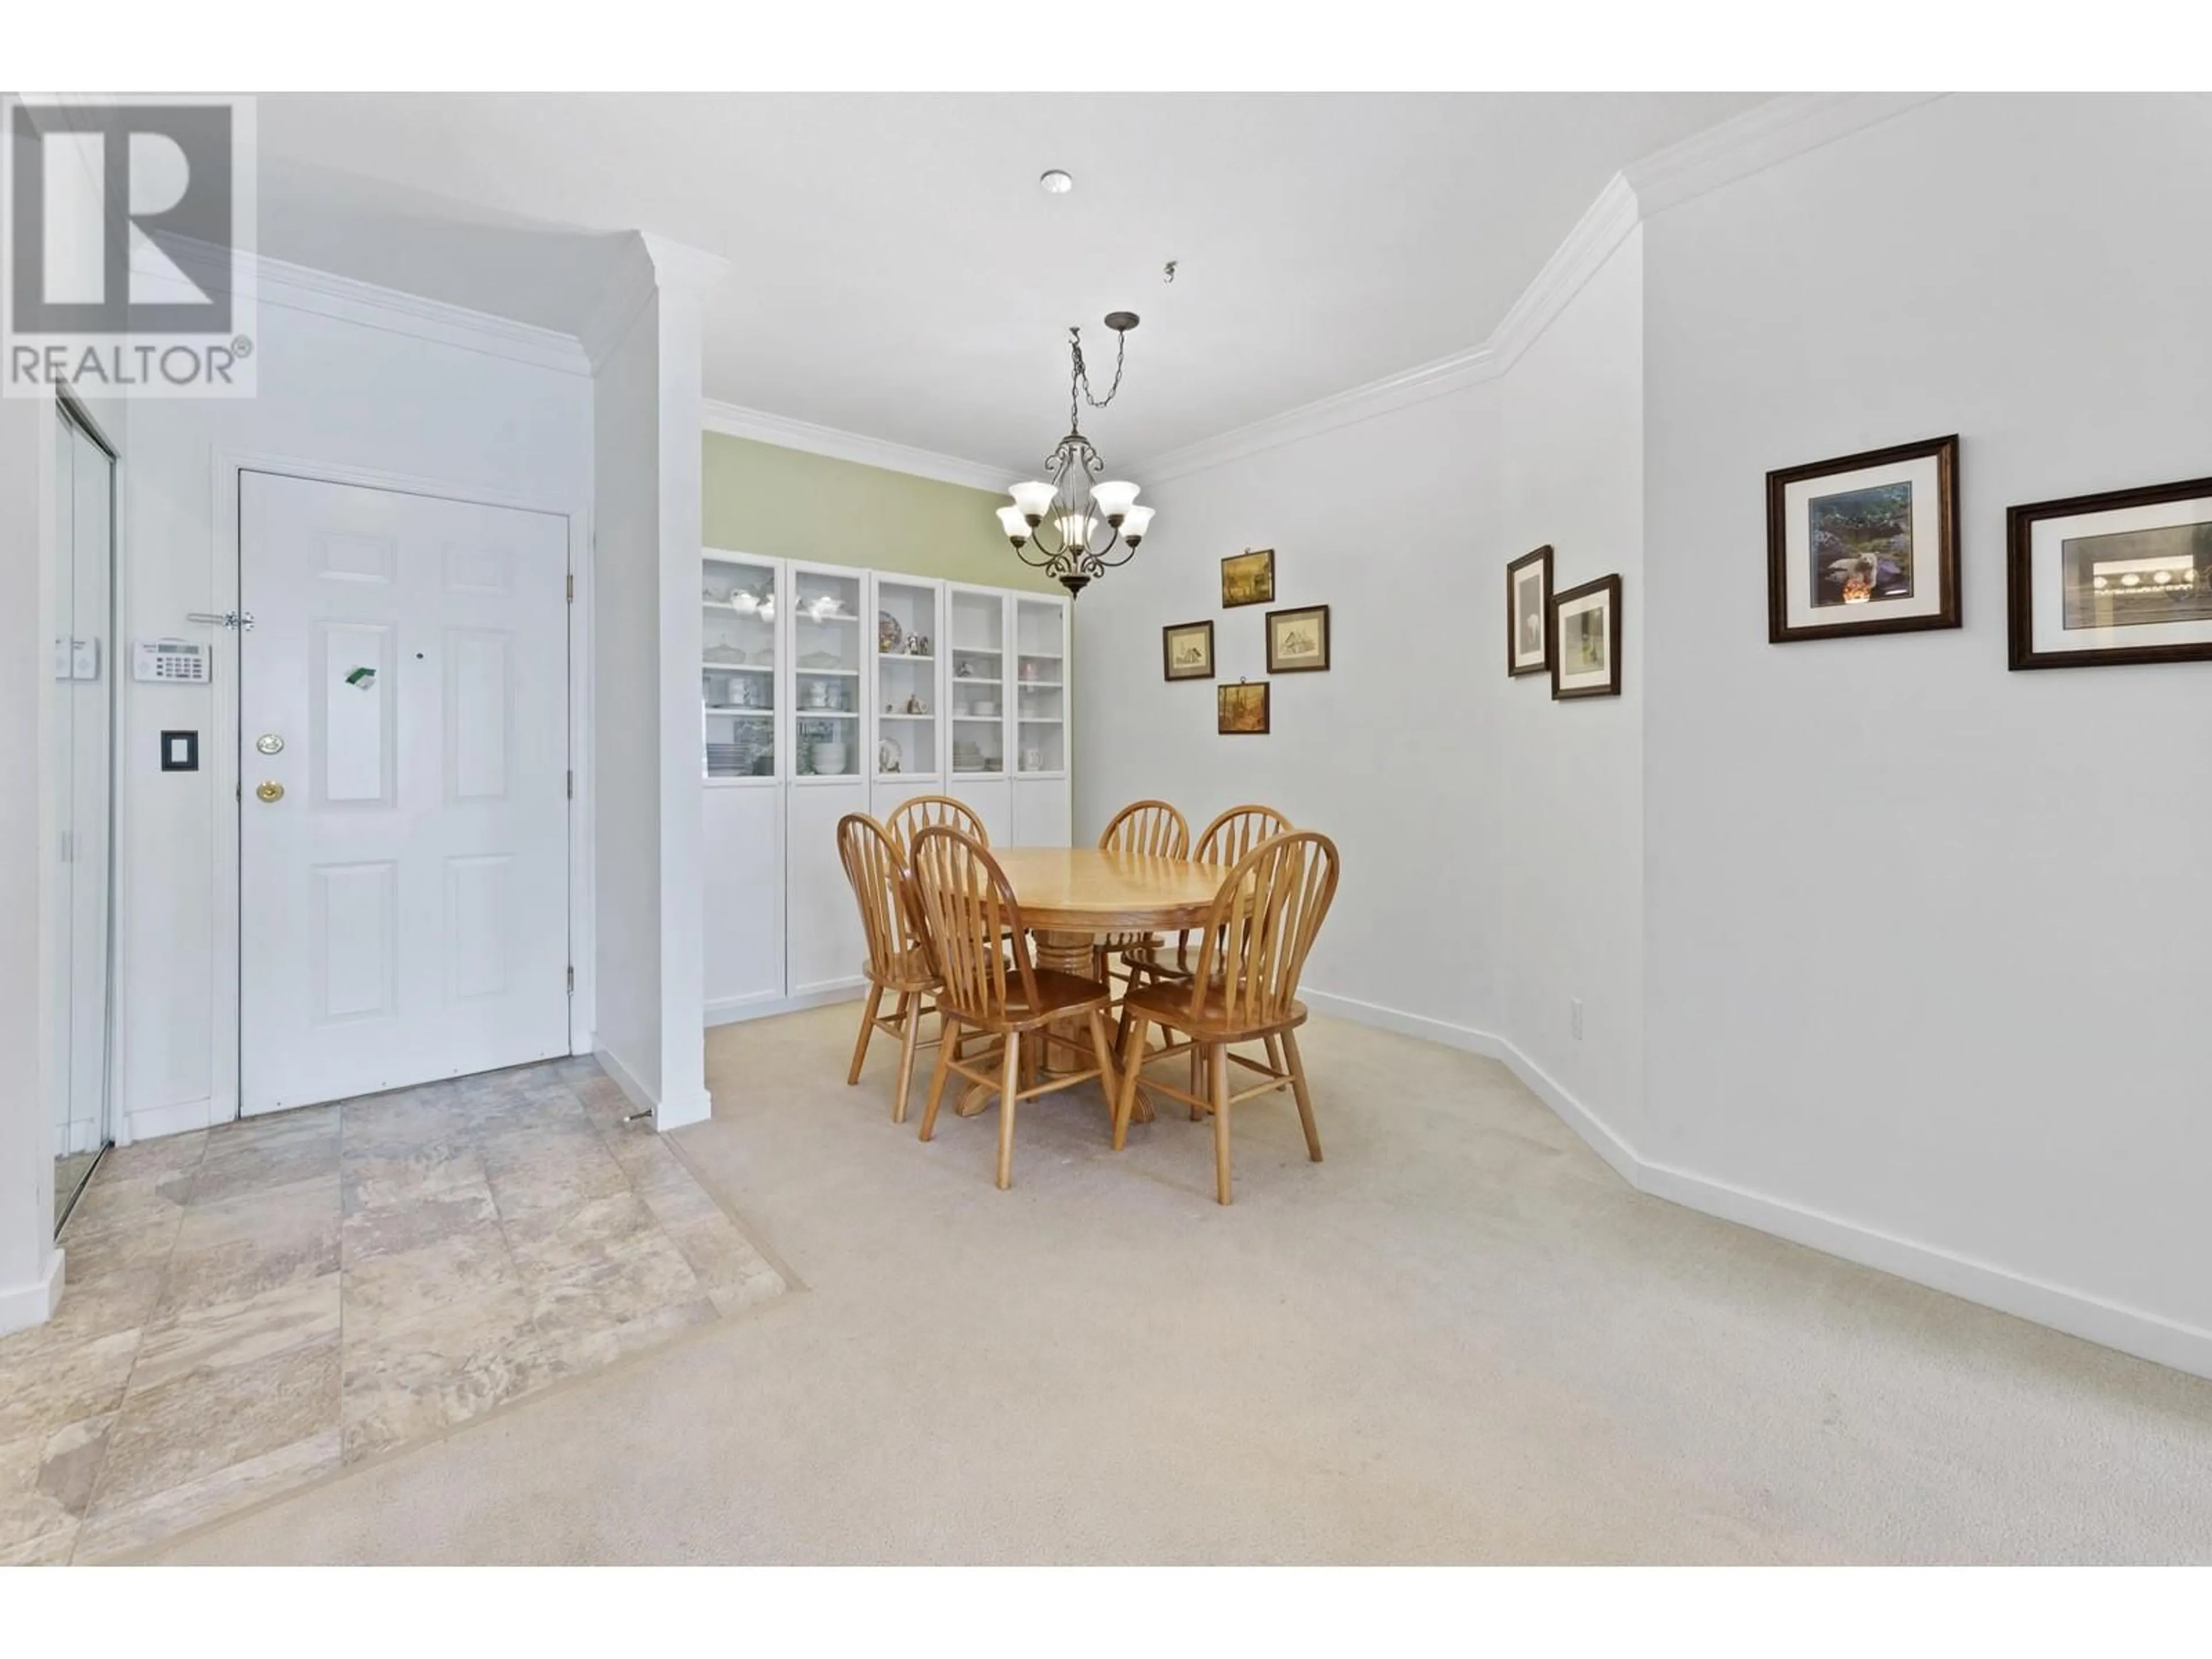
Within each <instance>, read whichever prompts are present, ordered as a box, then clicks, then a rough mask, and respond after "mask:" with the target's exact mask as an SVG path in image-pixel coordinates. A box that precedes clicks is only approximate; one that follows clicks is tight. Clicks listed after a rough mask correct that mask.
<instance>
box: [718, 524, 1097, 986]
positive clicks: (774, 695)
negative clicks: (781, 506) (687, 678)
mask: <svg viewBox="0 0 2212 1659" xmlns="http://www.w3.org/2000/svg"><path fill="white" fill-rule="evenodd" d="M701 569H702V590H703V591H702V602H703V604H704V605H705V607H706V617H705V619H704V627H703V629H702V639H703V642H704V643H703V646H702V661H701V665H700V708H701V720H702V726H703V731H704V745H703V754H702V774H703V777H704V783H703V790H704V794H705V797H706V799H705V815H706V823H705V835H704V844H703V850H704V854H705V859H706V866H707V868H706V872H705V883H704V885H705V894H704V902H705V908H706V975H707V1008H706V1017H707V1018H708V1022H709V1023H714V1022H718V1021H721V1020H728V1019H742V1018H749V1017H750V1016H753V1015H757V1014H763V1013H774V1012H781V1011H783V1010H785V1009H790V1008H798V1007H805V1006H809V1005H811V1004H815V1003H820V1002H825V1001H832V1000H840V999H842V998H844V997H848V996H851V995H854V994H858V993H859V991H860V989H861V988H862V987H863V986H864V983H865V981H864V980H863V978H862V976H861V972H860V965H861V958H862V957H863V956H864V955H865V954H866V943H865V940H864V939H863V937H862V933H861V928H860V913H859V910H858V908H857V907H856V906H855V905H854V901H853V895H852V890H851V889H850V887H849V886H848V884H847V883H846V880H845V872H844V867H843V866H842V864H841V863H840V861H839V860H838V856H837V844H836V827H837V821H838V819H840V818H841V817H844V815H845V814H846V813H848V812H868V813H871V814H872V815H873V816H874V817H878V819H880V818H883V817H887V816H888V815H889V814H890V812H891V811H894V810H896V807H897V806H898V805H899V804H900V803H901V802H902V801H904V800H906V799H909V798H910V797H912V796H915V795H918V794H940V793H941V794H948V795H952V796H954V797H956V798H957V799H961V800H963V801H965V802H967V803H968V805H969V806H970V807H972V808H973V809H974V810H975V812H976V814H977V816H979V817H981V819H982V821H983V825H984V829H985V830H986V831H987V834H988V835H989V836H990V837H991V840H992V842H993V843H994V845H997V846H1045V845H1065V844H1066V842H1067V839H1068V834H1069V825H1070V818H1071V815H1072V814H1071V802H1070V796H1069V788H1070V779H1069V771H1068V762H1069V758H1070V757H1069V752H1068V749H1067V726H1068V719H1069V714H1070V712H1071V711H1070V704H1069V698H1070V696H1071V693H1070V690H1069V684H1070V683H1069V677H1068V675H1067V672H1066V665H1067V658H1068V653H1069V648H1070V647H1069V644H1068V639H1069V609H1068V605H1067V602H1066V600H1064V599H1056V598H1053V597H1051V596H1048V595H1034V594H1028V593H1019V592H1013V591H1012V590H1008V589H1005V588H994V587H981V586H972V585H961V584H957V583H947V582H939V581H936V580H931V579H928V578H926V577H916V576H906V575H902V574H898V573H896V572H895V571H884V570H863V569H858V568H853V567H849V566H842V565H823V564H810V563H805V562H799V561H795V560H793V561H787V560H778V559H769V558H761V557H756V556H751V555H748V554H744V553H739V552H725V551H720V550H708V551H707V552H706V553H705V554H704V555H703V556H702V563H701ZM894 634H896V641H894V638H893V635H894ZM894 645H896V648H892V647H894Z"/></svg>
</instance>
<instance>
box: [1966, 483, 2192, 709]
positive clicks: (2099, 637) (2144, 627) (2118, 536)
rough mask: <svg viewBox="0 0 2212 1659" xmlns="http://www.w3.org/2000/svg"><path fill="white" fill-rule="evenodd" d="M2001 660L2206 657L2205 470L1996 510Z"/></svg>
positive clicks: (2056, 664) (2021, 664) (2057, 662)
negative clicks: (2007, 644) (2005, 627)
mask: <svg viewBox="0 0 2212 1659" xmlns="http://www.w3.org/2000/svg"><path fill="white" fill-rule="evenodd" d="M2005 548H2006V577H2007V582H2006V586H2007V589H2008V595H2007V597H2008V602H2009V612H2010V615H2009V618H2008V620H2009V622H2010V629H2009V632H2010V637H2011V645H2012V650H2011V666H2013V667H2015V668H2081V667H2088V666H2091V665H2095V664H2098V663H2150V662H2203V661H2207V660H2212V478H2194V479H2191V480H2190V481H2189V482H2188V483H2170V484H2154V485H2152V486H2151V487H2149V488H2148V489H2116V490H2112V491H2111V492H2110V493H2108V494H2106V495H2076V496H2074V497H2073V498H2072V499H2070V500H2069V501H2037V502H2035V503H2033V505H2031V506H2027V507H2012V508H2009V509H2008V511H2007V512H2006V513H2005Z"/></svg>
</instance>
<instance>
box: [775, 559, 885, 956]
mask: <svg viewBox="0 0 2212 1659" xmlns="http://www.w3.org/2000/svg"><path fill="white" fill-rule="evenodd" d="M787 572H788V575H789V584H788V585H789V587H790V590H791V609H790V616H789V623H788V627H787V632H786V635H785V641H784V651H785V654H786V655H787V658H788V659H789V662H790V676H791V730H792V744H791V765H792V773H791V789H790V793H789V795H788V797H787V800H786V803H785V807H784V848H785V854H784V906H785V911H786V921H785V935H784V963H785V969H784V977H785V981H786V984H785V989H786V991H787V994H790V995H792V996H793V997H817V996H820V995H822V994H825V993H829V992H835V991H839V990H843V989H846V988H848V987H852V986H855V985H858V984H859V983H860V980H861V974H860V964H861V960H862V958H863V957H866V955H867V939H866V933H864V932H863V931H862V929H861V927H860V911H859V909H858V908H856V907H855V906H854V902H853V892H852V889H851V887H850V886H849V885H848V883H847V882H846V879H845V866H844V865H843V863H842V861H841V860H839V858H838V856H837V820H838V819H840V818H842V817H844V816H845V815H846V814H847V813H848V812H865V811H867V810H868V777H867V771H866V760H867V758H868V757H867V755H866V750H868V748H869V746H870V745H869V735H870V732H871V730H872V722H871V721H870V720H869V719H868V717H867V716H868V700H869V698H870V697H871V696H873V695H874V685H875V675H874V673H873V672H872V669H873V664H872V662H871V660H870V659H871V658H872V656H873V654H874V646H875V624H874V622H873V619H872V615H871V613H870V612H869V611H868V608H867V605H866V599H867V597H868V573H867V572H866V571H864V570H850V569H846V568H841V567H839V566H836V565H810V564H800V563H798V562H793V563H791V564H790V565H789V566H788V567H787Z"/></svg>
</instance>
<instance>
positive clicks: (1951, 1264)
mask: <svg viewBox="0 0 2212 1659" xmlns="http://www.w3.org/2000/svg"><path fill="white" fill-rule="evenodd" d="M1299 995H1300V998H1301V1000H1303V1001H1304V1003H1305V1004H1306V1005H1307V1006H1309V1007H1310V1008H1312V1009H1313V1010H1315V1011H1316V1012H1320V1013H1330V1014H1335V1015H1337V1016H1339V1017H1340V1018H1345V1019H1350V1020H1355V1021H1358V1023H1359V1024H1364V1025H1373V1026H1376V1027H1379V1028H1381V1029H1382V1030H1389V1031H1396V1032H1399V1033H1401V1034H1402V1035H1404V1036H1415V1037H1421V1038H1424V1039H1425V1040H1427V1041H1429V1042H1441V1043H1444V1044H1446V1045H1447V1046H1449V1047H1450V1048H1463V1049H1466V1050H1467V1051H1468V1052H1469V1053H1472V1054H1486V1055H1488V1056H1490V1057H1492V1059H1496V1060H1502V1061H1504V1064H1505V1066H1507V1067H1508V1068H1509V1069H1510V1071H1511V1072H1512V1073H1513V1074H1514V1075H1515V1076H1516V1077H1517V1078H1519V1079H1521V1081H1522V1083H1523V1084H1524V1085H1527V1087H1528V1091H1529V1092H1530V1093H1531V1094H1533V1095H1534V1096H1535V1097H1537V1099H1539V1100H1541V1101H1542V1102H1543V1103H1544V1104H1545V1105H1547V1106H1548V1107H1549V1108H1551V1109H1552V1110H1553V1112H1554V1113H1556V1114H1557V1115H1559V1118H1560V1119H1561V1120H1562V1121H1565V1124H1566V1125H1567V1127H1569V1128H1571V1129H1572V1130H1573V1131H1574V1132H1575V1133H1577V1134H1578V1135H1580V1136H1581V1137H1582V1138H1583V1140H1584V1141H1585V1142H1587V1143H1588V1144H1589V1148H1590V1150H1591V1151H1592V1152H1595V1153H1596V1154H1597V1155H1598V1156H1599V1157H1600V1158H1603V1159H1604V1160H1605V1162H1606V1164H1607V1165H1608V1166H1609V1167H1610V1168H1611V1169H1612V1170H1613V1172H1614V1173H1615V1174H1617V1175H1618V1176H1620V1178H1621V1179H1622V1180H1624V1181H1626V1182H1627V1183H1628V1184H1629V1185H1630V1186H1632V1187H1633V1188H1636V1189H1637V1190H1638V1192H1644V1193H1649V1194H1651V1195H1652V1196H1653V1197H1654V1198H1663V1199H1665V1200H1668V1202H1669V1203H1673V1204H1680V1205H1681V1206H1683V1207H1684V1208H1686V1209H1691V1210H1696V1211H1699V1212H1701V1213H1703V1214H1705V1215H1710V1216H1716V1217H1718V1218H1720V1219H1721V1220H1723V1221H1732V1222H1735V1223H1736V1224H1737V1225H1740V1226H1745V1227H1751V1228H1755V1229H1756V1230H1757V1231H1760V1232H1763V1233H1771V1234H1772V1235H1773V1236H1774V1237H1777V1238H1786V1239H1788V1240H1789V1241H1790V1243H1793V1244H1802V1245H1805V1246H1806V1247H1807V1248H1808V1249H1815V1250H1820V1251H1821V1252H1823V1253H1825V1254H1826V1255H1833V1256H1839V1257H1841V1258H1842V1259H1843V1260H1844V1261H1855V1262H1857V1263H1858V1264H1859V1265H1860V1266H1861V1267H1872V1268H1874V1269H1875V1270H1876V1271H1877V1272H1880V1273H1892V1274H1894V1275H1895V1276H1896V1277H1897V1278H1899V1279H1909V1280H1911V1282H1912V1283H1913V1284H1916V1285H1926V1286H1928V1287H1929V1289H1930V1290H1935V1291H1943V1292H1944V1293H1945V1294H1946V1295H1949V1296H1955V1297H1960V1298H1961V1299H1962V1300H1964V1301H1967V1302H1975V1303H1978V1304H1981V1305H1982V1306H1984V1307H1985V1308H1994V1309H1996V1310H1997V1311H1998V1312H2000V1313H2008V1314H2012V1315H2014V1316H2016V1317H2018V1318H2021V1319H2025V1320H2028V1321H2031V1322H2033V1323H2035V1324H2038V1325H2047V1326H2049V1327H2050V1328H2051V1329H2052V1330H2056V1331H2063V1332H2065V1333H2066V1334H2068V1335H2069V1336H2078V1337H2081V1338H2082V1339H2083V1340H2086V1341H2090V1342H2095V1343H2099V1344H2100V1345H2101V1346H2105V1347H2107V1348H2117V1349H2118V1350H2119V1351H2120V1352H2122V1353H2130V1354H2134V1355H2135V1356H2136V1358H2141V1359H2148V1360H2151V1361H2154V1363H2156V1364H2160V1365H2171V1366H2172V1368H2173V1369H2174V1370H2180V1371H2187V1372H2189V1373H2191V1375H2193V1376H2203V1377H2212V1331H2207V1330H2203V1329H2200V1328H2197V1327H2196V1326H2193V1325H2185V1324H2182V1323H2179V1322H2176V1321H2174V1320H2171V1319H2167V1318H2166V1317H2165V1316H2162V1315H2160V1314H2154V1313H2149V1312H2146V1311H2145V1310H2142V1309H2140V1308H2131V1307H2128V1306H2126V1305H2124V1304H2120V1303H2117V1302H2110V1301H2106V1300H2105V1299H2104V1298H2102V1297H2095V1296H2092V1295H2089V1294H2087V1292H2085V1291H2074V1290H2069V1289H2067V1288H2065V1287H2064V1286H2063V1285H2051V1284H2048V1283H2046V1282H2045V1281H2044V1280H2041V1279H2032V1278H2030V1277H2028V1276H2027V1275H2026V1274H2024V1273H2015V1272H2014V1271H2013V1270H2012V1269H2010V1268H2008V1267H1998V1266H1997V1265H1996V1264H1995V1263H1993V1262H1988V1261H1977V1260H1975V1259H1974V1258H1972V1257H1971V1256H1965V1255H1959V1254H1957V1253H1956V1252H1954V1251H1950V1250H1945V1249H1939V1248H1937V1247H1936V1246H1935V1245H1932V1244H1923V1243H1916V1242H1915V1241H1913V1240H1911V1239H1908V1238H1899V1237H1897V1236H1896V1235H1895V1234H1893V1233H1887V1232H1884V1231H1881V1229H1880V1228H1877V1227H1870V1226H1868V1225H1865V1224H1863V1223H1861V1222H1857V1221H1850V1220H1846V1219H1845V1218H1843V1217H1841V1216H1835V1215H1830V1214H1828V1213H1826V1212H1824V1211H1820V1210H1814V1209H1811V1208H1808V1206H1804V1205H1801V1204H1793V1203H1791V1202H1790V1201H1789V1200H1786V1199H1779V1198H1774V1197H1771V1196H1769V1195H1768V1194H1764V1193H1756V1192H1753V1191H1751V1190H1749V1189H1748V1188H1743V1187H1738V1186H1736V1185H1735V1184H1733V1183H1732V1182H1726V1181H1722V1180H1718V1179H1717V1178H1715V1177H1713V1176H1704V1175H1699V1174H1698V1173H1697V1172H1696V1171H1694V1170H1685V1169H1682V1168H1680V1167H1679V1166H1677V1165H1674V1164H1660V1163H1656V1162H1653V1161H1651V1160H1650V1159H1647V1158H1644V1157H1643V1156H1642V1155H1641V1154H1639V1153H1638V1152H1637V1150H1636V1149H1635V1147H1634V1146H1632V1145H1631V1144H1630V1143H1629V1142H1628V1141H1627V1140H1626V1139H1623V1138H1622V1137H1621V1136H1620V1135H1619V1134H1618V1133H1615V1132H1614V1131H1613V1129H1611V1128H1610V1127H1607V1125H1606V1123H1605V1122H1604V1121H1603V1120H1602V1119H1601V1118H1599V1117H1598V1116H1597V1115H1596V1114H1595V1113H1594V1112H1592V1111H1591V1110H1590V1109H1589V1107H1587V1106H1585V1105H1584V1104H1583V1103H1582V1102H1581V1101H1580V1100H1578V1099H1577V1098H1576V1097H1574V1095H1572V1094H1571V1093H1570V1092H1569V1091H1567V1090H1566V1089H1565V1087H1563V1086H1562V1085H1560V1083H1559V1080H1558V1079H1555V1078H1553V1077H1552V1076H1551V1075H1550V1074H1549V1073H1547V1072H1546V1071H1545V1070H1544V1069H1543V1068H1542V1067H1541V1066H1538V1065H1536V1064H1535V1063H1534V1061H1533V1060H1530V1059H1529V1058H1528V1056H1527V1055H1526V1054H1522V1052H1521V1051H1520V1050H1519V1049H1518V1048H1515V1047H1514V1046H1513V1044H1512V1043H1510V1042H1507V1041H1505V1040H1504V1038H1502V1037H1498V1036H1492V1034H1491V1033H1489V1032H1486V1031H1480V1030H1475V1029H1474V1027H1472V1026H1466V1025H1455V1024H1450V1023H1449V1022H1447V1021H1444V1020H1438V1019H1431V1018H1427V1017H1425V1016H1424V1015H1420V1014H1408V1013H1405V1012H1401V1011H1400V1010H1398V1009H1395V1008H1384V1007H1382V1006H1378V1005H1376V1004H1375V1003H1371V1002H1361V1001H1359V1000H1357V999H1356V998H1352V997H1342V996H1334V995H1330V994H1327V993H1325V992H1319V991H1301V992H1300V994H1299Z"/></svg>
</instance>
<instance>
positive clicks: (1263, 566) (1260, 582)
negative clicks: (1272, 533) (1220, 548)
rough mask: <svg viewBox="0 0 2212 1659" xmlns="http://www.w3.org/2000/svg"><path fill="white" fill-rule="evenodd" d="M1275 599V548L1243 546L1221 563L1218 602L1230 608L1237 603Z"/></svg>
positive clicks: (1264, 603) (1258, 602)
mask: <svg viewBox="0 0 2212 1659" xmlns="http://www.w3.org/2000/svg"><path fill="white" fill-rule="evenodd" d="M1274 602H1275V550H1274V549H1273V548H1272V547H1263V548H1261V549H1259V550H1256V551H1255V550H1253V549H1251V548H1249V547H1248V548H1246V549H1245V550H1243V552H1242V553H1232V554H1231V555H1230V556H1228V557H1227V558H1225V559H1224V560H1223V561H1222V562H1221V603H1222V605H1223V606H1224V608H1225V609H1229V610H1234V609H1235V608H1236V607H1237V606H1238V605H1273V604H1274Z"/></svg>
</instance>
